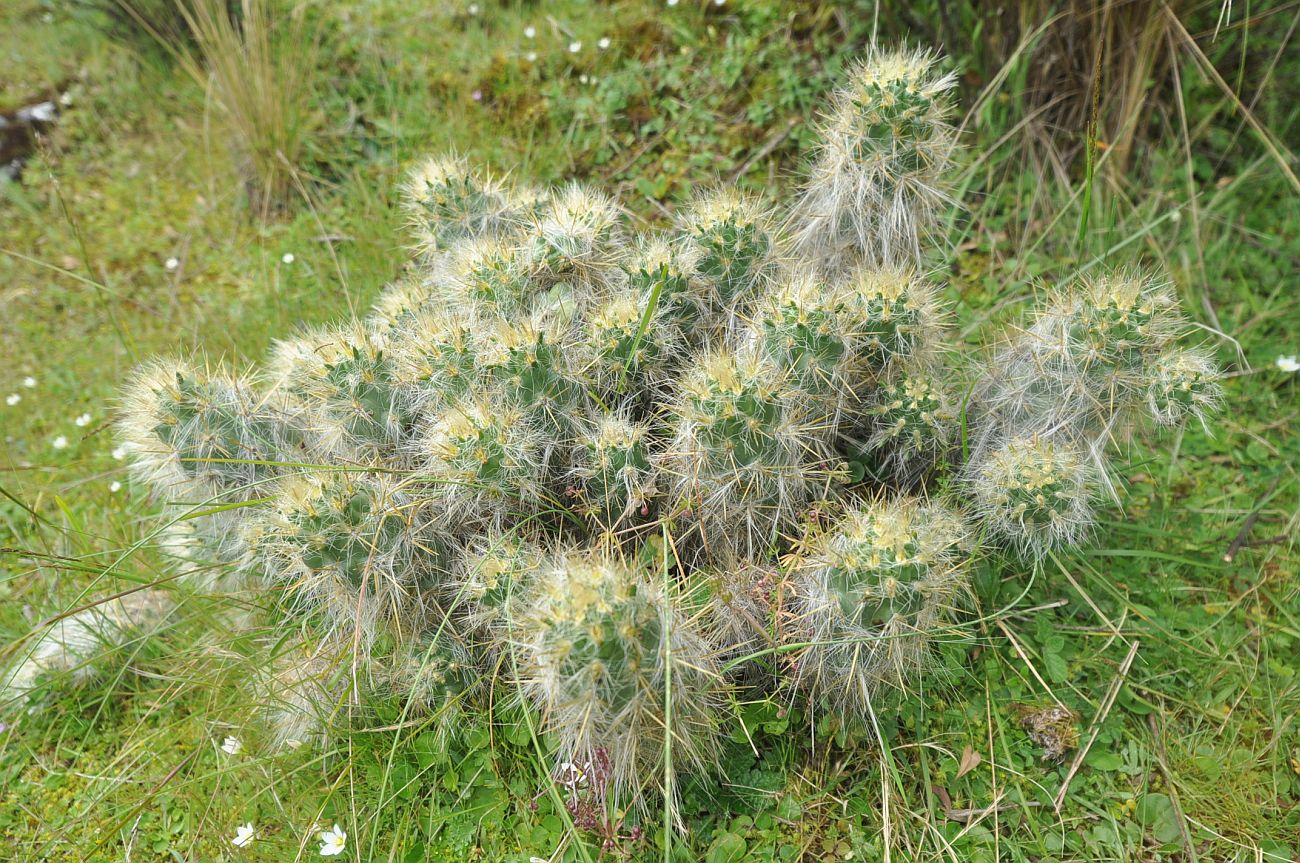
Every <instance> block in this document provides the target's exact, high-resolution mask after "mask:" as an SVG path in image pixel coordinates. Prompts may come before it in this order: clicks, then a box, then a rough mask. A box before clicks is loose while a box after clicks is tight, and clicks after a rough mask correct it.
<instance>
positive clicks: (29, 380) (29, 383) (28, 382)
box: [23, 375, 36, 389]
mask: <svg viewBox="0 0 1300 863" xmlns="http://www.w3.org/2000/svg"><path fill="white" fill-rule="evenodd" d="M23 386H25V387H27V389H31V388H32V387H34V386H36V378H34V377H32V376H31V375H28V376H27V377H25V378H23Z"/></svg>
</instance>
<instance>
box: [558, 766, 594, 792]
mask: <svg viewBox="0 0 1300 863" xmlns="http://www.w3.org/2000/svg"><path fill="white" fill-rule="evenodd" d="M555 781H556V782H557V783H559V784H560V785H563V786H564V787H565V788H568V789H569V790H570V791H572V790H573V789H575V788H578V787H580V786H583V785H586V784H587V771H586V770H584V769H583V768H581V767H579V766H578V765H576V764H574V763H573V762H571V761H564V762H561V763H560V766H558V767H556V768H555Z"/></svg>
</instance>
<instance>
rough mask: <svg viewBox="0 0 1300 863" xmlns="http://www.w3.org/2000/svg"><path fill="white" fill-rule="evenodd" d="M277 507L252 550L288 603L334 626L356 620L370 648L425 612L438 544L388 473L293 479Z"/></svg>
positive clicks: (253, 527) (260, 525)
mask: <svg viewBox="0 0 1300 863" xmlns="http://www.w3.org/2000/svg"><path fill="white" fill-rule="evenodd" d="M278 492H279V493H278V494H277V495H275V497H274V500H273V504H272V506H273V508H272V509H271V511H269V512H266V513H263V514H261V515H260V516H259V517H258V518H257V519H255V520H254V521H253V522H252V523H251V524H250V525H249V526H248V528H247V530H246V537H245V540H246V542H247V545H248V547H249V549H250V551H251V552H252V554H253V555H254V556H255V557H256V558H257V559H259V560H261V561H262V562H263V565H264V569H265V572H266V574H267V576H268V578H269V579H270V581H271V583H272V584H273V585H274V586H276V587H277V588H279V589H280V590H281V591H282V600H281V606H282V607H283V608H285V609H286V610H287V611H289V612H291V613H295V614H303V615H307V616H308V617H314V618H316V619H318V620H320V622H322V623H323V624H324V625H325V626H326V627H327V628H329V629H330V630H333V631H343V630H349V631H350V630H351V629H352V628H353V627H355V626H356V623H357V621H358V620H360V621H361V623H362V624H363V626H362V627H360V628H359V632H360V634H361V637H362V638H363V640H364V641H365V645H364V646H365V647H366V649H369V647H370V646H371V645H372V644H374V643H375V642H376V641H377V640H378V639H380V638H381V637H382V636H383V635H384V634H385V633H386V632H387V631H388V628H389V626H390V625H391V624H392V623H393V622H394V621H395V620H403V621H405V622H408V623H409V622H410V621H412V620H413V619H417V618H418V617H419V616H420V615H422V614H423V595H424V593H425V592H426V591H427V590H429V589H430V588H431V587H432V586H433V585H435V584H437V583H439V582H440V581H441V580H442V579H444V578H445V575H446V570H447V564H446V561H445V555H444V553H443V552H442V551H441V549H440V547H439V544H438V543H437V542H436V541H435V540H434V539H433V538H432V537H424V536H422V530H421V529H420V528H418V527H417V520H416V515H417V507H416V502H415V501H413V500H412V499H411V498H410V497H409V496H408V495H407V494H406V493H405V492H404V491H403V490H402V489H401V488H400V487H398V486H396V485H395V484H393V483H392V482H391V481H390V480H388V479H386V478H382V477H379V478H375V477H370V476H367V475H362V474H352V473H344V472H329V473H325V472H311V473H302V474H296V475H291V476H288V477H286V478H285V479H284V480H283V481H282V484H281V487H280V488H279V490H278Z"/></svg>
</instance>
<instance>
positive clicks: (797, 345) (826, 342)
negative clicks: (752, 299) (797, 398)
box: [752, 278, 856, 397]
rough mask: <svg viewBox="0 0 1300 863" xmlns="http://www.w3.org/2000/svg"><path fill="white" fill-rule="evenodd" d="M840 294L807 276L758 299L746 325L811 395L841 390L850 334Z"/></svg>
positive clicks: (851, 352)
mask: <svg viewBox="0 0 1300 863" xmlns="http://www.w3.org/2000/svg"><path fill="white" fill-rule="evenodd" d="M847 312H848V309H847V308H846V302H845V299H844V298H843V296H841V295H840V294H839V293H838V292H837V291H835V290H833V289H831V288H830V287H828V286H827V285H825V284H822V283H821V282H819V281H817V280H815V279H811V278H799V279H794V280H791V281H789V282H787V283H786V284H784V285H782V286H781V287H780V288H779V289H778V290H777V291H776V292H774V294H773V295H772V296H771V297H770V298H769V299H768V300H767V301H765V302H764V303H761V304H760V306H759V309H758V312H757V314H756V315H755V321H754V323H753V325H752V327H753V329H754V331H755V334H756V336H757V337H758V339H759V341H760V344H761V349H762V352H763V354H764V356H766V357H767V358H768V360H770V361H771V362H772V364H773V365H774V366H775V367H776V368H777V369H779V370H780V371H781V372H782V373H784V374H785V375H788V376H789V378H790V379H791V380H792V381H793V382H794V383H795V384H796V385H797V386H798V387H799V388H801V389H803V390H804V391H805V392H807V393H809V394H810V395H814V396H820V397H824V396H835V397H842V396H844V395H845V391H846V388H847V386H848V384H849V379H848V377H847V376H846V370H847V368H848V367H849V366H850V365H851V363H853V362H854V361H855V360H856V352H855V347H856V346H855V345H854V344H853V340H854V338H855V336H856V333H855V332H854V327H853V325H852V322H851V321H850V320H849V319H848V314H847Z"/></svg>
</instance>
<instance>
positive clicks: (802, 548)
mask: <svg viewBox="0 0 1300 863" xmlns="http://www.w3.org/2000/svg"><path fill="white" fill-rule="evenodd" d="M951 83H952V78H951V76H949V75H945V74H943V73H942V72H940V71H939V70H938V60H937V58H936V57H935V56H933V55H931V54H928V53H918V52H913V51H906V50H901V51H883V50H877V51H873V52H872V53H871V54H870V55H869V56H868V57H867V58H866V59H865V60H864V61H863V62H862V63H861V64H860V65H859V66H858V67H856V68H855V69H854V70H852V72H851V73H850V78H849V81H848V83H847V84H846V86H845V88H844V90H843V91H842V92H840V93H838V94H836V96H835V97H834V100H833V104H832V111H831V114H830V115H829V117H828V118H827V120H826V121H825V123H824V124H823V130H822V142H821V144H820V145H819V147H818V150H817V153H816V155H815V156H814V160H813V165H812V168H811V170H810V172H809V175H808V178H807V180H806V182H805V184H804V187H803V190H802V191H801V193H800V194H799V196H798V197H797V198H796V200H795V201H794V202H793V203H792V204H790V205H789V206H788V207H786V208H782V207H780V206H777V205H774V204H771V203H769V202H767V201H764V200H762V199H759V198H752V197H748V196H746V195H744V194H743V193H741V192H739V191H736V190H732V189H727V190H714V191H710V192H706V193H704V194H701V195H700V196H698V197H697V198H696V199H694V200H693V201H691V202H690V203H689V204H688V205H687V206H686V207H685V208H684V209H683V210H682V213H681V216H680V218H679V219H678V220H677V221H676V222H675V223H674V224H673V225H672V226H671V227H669V228H668V229H667V230H666V231H664V232H662V233H659V234H657V235H653V236H639V235H636V234H635V233H634V232H633V231H632V230H631V228H630V227H629V225H628V224H627V222H626V220H625V219H624V217H623V215H622V213H621V211H620V209H619V208H618V207H617V206H616V205H615V203H614V202H613V201H611V200H610V199H609V198H608V197H606V196H604V195H603V194H601V193H599V192H597V191H594V190H590V189H586V188H583V187H581V186H577V185H570V186H567V187H565V188H562V189H559V190H555V191H551V192H540V191H537V190H534V189H530V188H526V187H521V186H518V185H517V184H515V183H513V182H511V181H509V180H507V179H503V178H498V177H493V176H491V175H489V174H488V173H486V172H484V171H481V170H479V169H477V168H475V167H473V166H472V165H471V164H470V163H469V162H468V161H466V160H465V159H463V158H460V157H456V156H452V157H439V158H436V159H433V160H431V161H429V162H428V163H426V164H424V165H421V166H419V167H417V168H416V169H415V170H414V171H413V172H412V173H411V175H410V180H409V182H408V184H407V187H406V203H405V206H406V211H407V213H408V215H409V218H410V222H411V233H412V236H413V244H412V245H413V259H412V263H411V266H410V268H409V269H408V271H407V272H406V273H405V274H404V275H403V276H402V278H401V280H400V281H399V282H398V283H396V284H394V285H393V286H391V287H389V288H388V289H387V290H386V291H385V292H384V294H383V296H381V298H380V299H379V301H378V302H377V303H376V305H375V307H374V308H373V309H372V310H371V312H370V313H369V314H367V315H366V316H364V317H363V318H361V319H360V320H357V321H352V322H348V323H347V324H345V325H342V326H337V327H331V328H327V329H324V330H319V331H308V332H304V333H301V334H299V335H296V336H293V337H291V338H289V339H287V340H285V341H283V342H281V343H280V344H279V345H278V346H277V347H276V348H275V350H274V352H273V356H272V358H271V361H270V362H269V363H268V364H267V367H266V369H265V371H264V372H263V373H261V374H257V375H243V374H236V373H234V372H231V371H229V370H227V369H225V368H223V367H220V366H217V367H210V366H207V365H205V364H204V363H202V362H199V361H191V360H185V361H156V362H154V363H152V364H150V365H147V366H146V367H145V368H144V369H143V370H142V371H141V372H139V373H138V374H137V376H136V378H135V380H134V382H133V383H132V384H131V386H130V387H129V389H128V397H127V399H126V400H125V402H124V404H123V407H122V419H121V421H120V423H119V429H120V432H121V434H122V436H123V439H124V442H125V445H126V447H127V449H128V450H129V452H130V453H131V455H132V459H133V464H134V468H135V470H136V473H137V475H138V476H139V477H140V478H141V479H142V480H144V481H145V482H147V483H148V484H149V485H150V487H151V488H152V489H153V490H154V491H155V493H156V495H157V497H158V498H159V499H160V500H161V501H162V502H163V504H164V506H165V507H166V508H167V511H168V512H169V513H170V514H171V515H170V518H169V519H168V521H170V522H171V523H173V524H178V525H185V526H186V527H184V528H183V529H179V530H173V529H170V528H169V530H168V531H167V532H166V534H165V536H166V537H167V539H166V546H167V548H168V550H169V552H170V553H171V554H173V555H174V556H175V557H176V558H177V559H178V560H186V561H193V560H196V559H201V558H209V559H214V560H218V561H222V562H224V563H225V564H226V568H227V571H228V572H230V573H232V581H235V582H237V583H240V584H243V585H246V586H247V587H248V588H251V589H252V590H255V591H258V592H260V593H261V594H263V595H265V597H266V599H267V601H265V602H263V603H261V604H260V608H261V610H260V611H259V612H258V614H259V615H261V617H262V622H263V623H265V624H267V625H269V628H270V631H271V632H282V633H283V636H284V639H283V641H284V644H283V645H281V648H280V655H281V656H282V657H287V658H281V659H277V661H276V662H275V663H272V664H271V666H270V667H269V668H267V669H265V673H264V674H261V675H259V678H258V681H257V686H258V687H259V688H258V690H257V694H256V695H255V696H254V697H255V699H256V700H257V701H258V703H260V704H262V705H263V707H264V708H265V709H266V710H267V712H268V714H269V715H270V716H271V718H272V720H273V723H274V724H275V725H276V726H277V728H278V729H279V732H278V733H279V735H280V737H282V738H284V739H289V738H293V739H297V740H301V739H303V738H305V737H308V736H311V735H315V734H322V733H329V731H330V729H331V727H336V726H337V727H341V724H340V723H338V722H331V720H330V717H335V718H336V719H337V717H339V716H340V714H342V713H349V714H354V713H355V712H356V711H357V710H358V709H360V708H361V707H364V705H365V703H366V700H367V698H371V697H373V698H376V699H384V698H388V699H392V698H394V697H397V698H400V699H402V700H404V702H405V709H406V710H409V711H411V712H424V713H426V714H429V715H433V716H435V717H437V718H438V719H439V720H440V724H439V727H440V728H442V729H443V730H444V731H447V732H448V733H454V730H455V724H456V723H455V722H454V721H450V718H453V717H459V716H462V715H463V714H464V712H465V711H473V710H482V711H487V710H489V709H490V707H489V705H490V704H494V703H495V704H500V703H507V704H509V703H514V704H518V705H522V706H523V707H524V708H525V715H527V716H535V717H536V718H537V719H538V720H539V722H540V726H539V730H540V731H541V732H542V734H541V735H539V736H538V742H539V744H540V745H542V746H549V747H550V750H551V751H549V752H548V756H549V757H552V758H553V759H554V761H555V763H556V764H557V765H559V766H558V767H557V768H556V772H555V773H554V775H556V776H560V775H563V776H565V777H568V778H567V779H566V781H572V782H577V779H575V778H574V777H581V776H584V775H587V774H590V775H591V776H596V775H597V774H598V775H599V777H600V780H599V785H600V788H601V789H602V791H601V795H602V796H601V799H602V800H605V797H604V795H605V793H606V792H608V794H609V795H610V798H609V799H610V801H611V802H612V803H614V804H615V805H619V806H630V807H633V808H640V807H643V806H644V805H645V803H646V801H647V793H646V792H647V791H657V792H658V793H661V794H664V795H666V798H667V805H668V806H669V807H671V805H672V804H673V800H674V796H675V788H676V787H677V780H676V776H677V775H678V774H680V773H690V774H699V773H706V772H708V771H710V770H712V769H714V768H715V767H716V765H717V759H718V755H719V752H720V751H721V744H722V738H721V734H722V728H721V725H722V722H721V720H720V718H719V717H720V714H721V711H722V710H723V708H724V707H725V705H727V703H728V700H729V698H730V697H731V695H732V693H733V692H734V691H736V690H737V689H740V688H745V689H751V690H752V689H758V690H768V692H767V694H768V695H774V696H775V697H778V698H785V699H799V700H802V701H804V702H806V706H807V707H808V708H809V709H807V710H805V711H802V712H801V713H802V715H807V716H814V717H815V716H818V715H821V714H825V713H828V712H829V713H834V714H836V715H837V716H839V717H841V718H842V720H843V721H844V722H845V723H847V724H854V723H856V724H859V725H862V724H864V723H868V722H871V721H873V720H874V718H875V716H876V713H877V708H878V706H880V705H883V704H884V703H886V701H885V696H887V695H888V694H889V693H891V692H906V691H907V690H909V689H910V688H911V687H912V686H913V681H914V680H915V679H916V676H917V674H918V673H919V672H920V671H921V670H923V669H924V668H926V667H929V666H930V665H932V663H930V662H928V659H929V658H930V657H931V656H932V651H931V649H930V648H931V645H932V644H933V642H934V641H935V640H936V639H940V638H943V637H945V635H946V634H948V633H950V632H952V631H953V630H954V629H955V628H956V627H957V626H959V625H960V623H961V617H962V615H963V614H964V613H965V612H964V609H965V608H968V607H969V602H968V599H969V596H970V590H969V586H968V573H969V571H970V569H971V562H972V560H973V559H974V558H976V557H979V556H992V557H993V560H992V561H991V563H992V564H993V565H996V564H997V562H998V561H999V560H1002V559H1004V558H1003V556H1010V557H1012V558H1020V559H1022V560H1023V561H1025V562H1028V563H1030V564H1032V565H1036V564H1037V562H1038V561H1039V560H1040V559H1041V558H1043V557H1044V556H1046V555H1049V554H1052V553H1055V552H1056V550H1058V549H1061V548H1063V547H1066V546H1069V545H1072V544H1076V543H1078V542H1081V541H1082V540H1083V539H1084V538H1085V537H1086V535H1087V533H1088V530H1089V527H1090V525H1091V522H1092V517H1093V516H1092V513H1093V511H1094V508H1095V507H1096V506H1097V505H1098V503H1099V502H1100V501H1099V496H1101V495H1106V494H1112V495H1113V494H1116V493H1117V490H1118V488H1119V487H1120V484H1119V483H1117V482H1115V479H1114V477H1115V474H1116V472H1117V470H1118V468H1117V466H1116V465H1115V463H1114V462H1113V460H1112V454H1113V453H1114V452H1115V450H1116V447H1115V445H1114V444H1115V442H1116V441H1118V440H1120V439H1121V438H1122V436H1124V435H1128V434H1130V433H1132V432H1133V431H1134V430H1135V429H1137V428H1138V427H1139V426H1140V425H1141V424H1143V423H1144V422H1153V423H1154V424H1156V425H1161V426H1177V425H1179V424H1182V423H1185V422H1186V421H1187V420H1188V419H1189V418H1192V417H1195V418H1197V419H1198V420H1201V421H1202V422H1204V421H1205V418H1206V416H1207V415H1208V414H1209V412H1210V411H1212V410H1213V408H1214V407H1215V405H1216V404H1217V401H1218V399H1219V384H1218V372H1217V370H1216V369H1215V366H1214V363H1213V361H1212V359H1211V358H1210V356H1209V355H1208V354H1207V353H1205V352H1204V351H1203V350H1202V349H1199V348H1190V349H1189V348H1182V347H1179V346H1178V344H1177V342H1178V341H1179V339H1181V338H1182V337H1183V336H1184V335H1185V333H1184V330H1186V329H1188V327H1187V324H1186V322H1185V320H1184V319H1183V317H1182V316H1181V314H1180V313H1179V311H1178V307H1177V304H1176V302H1175V300H1174V297H1173V294H1172V292H1171V290H1170V288H1169V287H1168V286H1167V284H1166V283H1165V282H1164V281H1162V280H1161V279H1160V278H1158V277H1156V276H1155V275H1153V274H1151V273H1148V272H1144V271H1139V270H1131V271H1130V270H1120V271H1116V272H1113V273H1109V274H1105V275H1100V276H1095V277H1091V278H1087V279H1071V280H1067V281H1065V282H1063V283H1061V284H1057V285H1053V286H1051V287H1050V289H1049V291H1048V300H1047V302H1046V303H1045V304H1044V305H1043V306H1042V308H1040V309H1039V310H1038V311H1036V312H1035V313H1034V314H1033V316H1032V317H1031V319H1030V321H1029V322H1028V323H1027V324H1026V325H1025V326H1024V327H1022V328H1020V329H1019V330H1017V331H1016V335H1014V336H1012V337H1010V338H1009V339H1006V340H1005V341H1004V343H1003V344H1001V345H1000V346H997V347H994V348H993V349H991V350H990V351H989V352H988V354H987V355H986V356H983V357H977V358H975V359H973V360H971V361H967V362H958V361H957V356H956V353H955V352H954V351H952V350H951V349H950V347H951V345H950V341H951V339H950V336H949V333H948V331H947V329H946V325H945V314H944V312H945V310H944V304H943V301H942V299H941V297H942V295H943V290H942V287H941V285H940V284H939V283H938V282H937V281H936V276H935V275H932V274H931V271H930V270H929V269H927V261H929V260H931V259H929V258H926V257H925V256H924V255H923V254H922V250H923V249H924V248H926V247H928V245H929V240H930V239H931V238H933V235H934V232H935V231H936V229H937V224H938V219H939V216H940V214H941V213H940V211H941V210H942V209H943V208H944V207H946V206H947V202H948V195H949V191H948V189H949V184H948V182H947V177H948V174H949V167H950V164H951V163H952V161H953V158H954V147H955V137H954V133H953V131H952V129H951V127H950V126H949V124H948V119H949V115H950V112H951V105H950V103H949V101H948V98H947V95H946V94H947V92H948V90H949V88H950V86H951ZM189 583H190V584H191V585H192V586H193V587H195V588H197V589H199V590H209V589H214V588H221V587H225V586H227V585H228V584H229V583H230V582H228V581H224V580H214V579H212V578H210V577H204V578H196V579H191V580H190V581H189ZM160 601H161V600H160ZM65 626H66V625H65ZM119 628H125V627H119ZM63 634H66V633H61V632H60V631H59V630H57V629H55V630H51V631H49V632H47V633H45V634H43V635H40V636H39V640H38V642H37V644H38V646H37V649H36V652H35V653H34V654H33V655H32V657H31V659H30V660H29V661H28V662H27V663H26V664H25V665H21V666H19V668H18V671H17V672H16V676H15V677H14V678H13V680H12V685H13V686H15V687H17V688H20V689H23V690H29V689H31V688H33V687H34V686H36V685H37V683H38V678H39V677H40V672H41V671H42V670H46V666H49V667H50V670H52V666H54V665H56V664H57V663H55V662H52V661H50V660H49V657H51V656H56V655H58V649H57V647H53V646H51V645H57V644H58V643H59V640H60V638H61V637H62V635H63ZM65 652H66V651H65ZM294 657H296V659H295V658H294ZM33 663H36V665H35V666H34V665H33ZM41 663H45V665H42V664H41ZM64 664H65V665H66V663H64ZM281 665H283V669H282V670H281ZM527 711H532V712H531V713H528V712H527ZM593 781H594V780H593Z"/></svg>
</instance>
